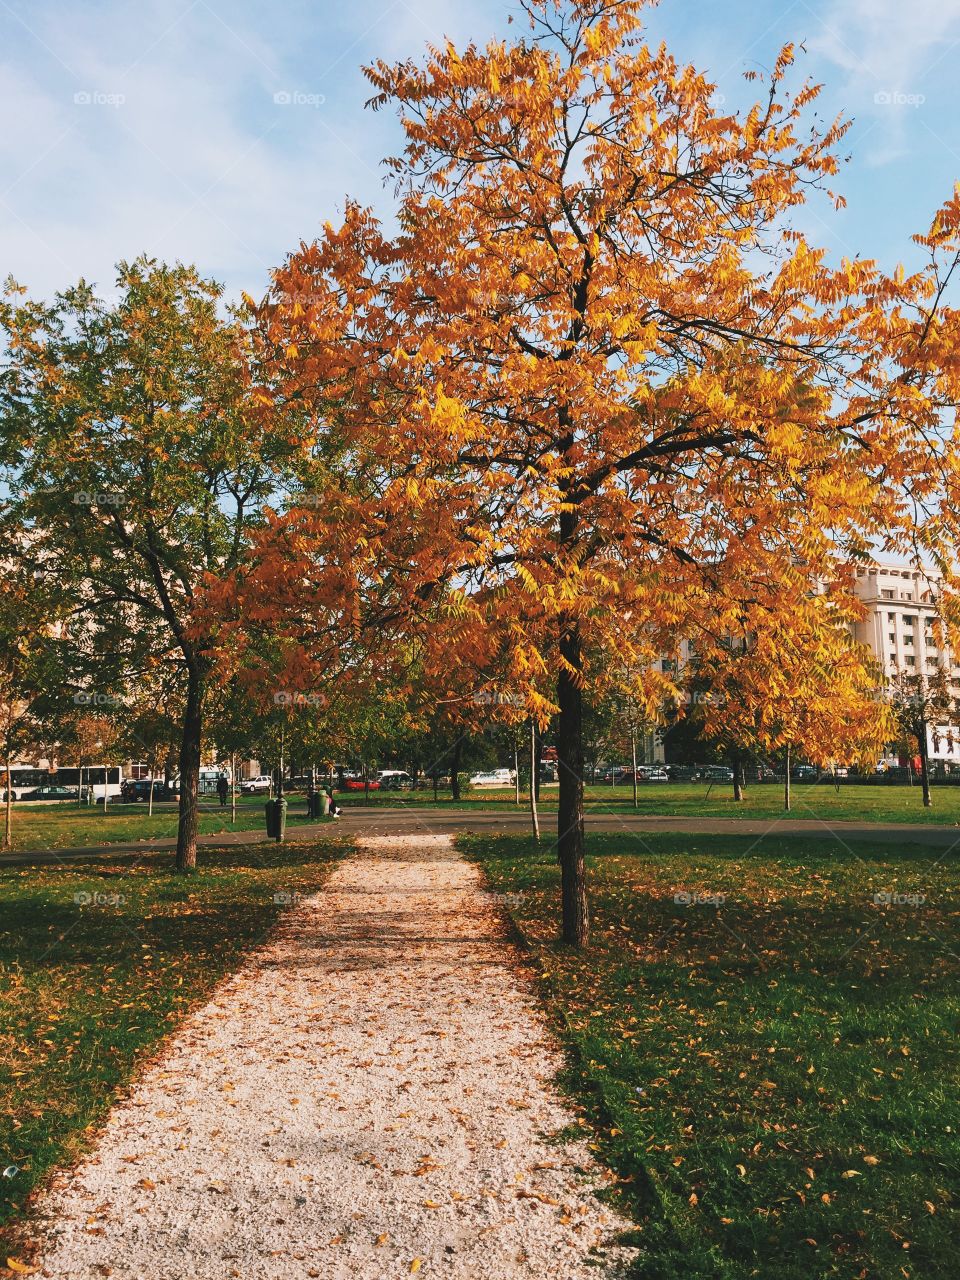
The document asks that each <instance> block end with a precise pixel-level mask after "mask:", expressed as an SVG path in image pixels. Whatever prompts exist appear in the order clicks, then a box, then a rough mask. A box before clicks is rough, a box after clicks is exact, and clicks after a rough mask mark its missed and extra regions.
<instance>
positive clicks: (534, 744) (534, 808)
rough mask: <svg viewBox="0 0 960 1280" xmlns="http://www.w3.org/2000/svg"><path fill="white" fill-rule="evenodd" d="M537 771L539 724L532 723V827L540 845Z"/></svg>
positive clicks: (535, 838) (533, 721) (532, 721)
mask: <svg viewBox="0 0 960 1280" xmlns="http://www.w3.org/2000/svg"><path fill="white" fill-rule="evenodd" d="M536 771H537V722H536V720H531V721H530V825H531V826H532V827H533V838H534V840H535V841H536V842H537V844H539V843H540V814H539V813H538V812H537V787H536V782H535V781H534V779H535V775H536Z"/></svg>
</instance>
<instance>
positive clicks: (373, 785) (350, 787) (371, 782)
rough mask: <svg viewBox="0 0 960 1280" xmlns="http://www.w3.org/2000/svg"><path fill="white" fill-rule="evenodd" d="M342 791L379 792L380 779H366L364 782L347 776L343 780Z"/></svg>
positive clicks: (361, 779)
mask: <svg viewBox="0 0 960 1280" xmlns="http://www.w3.org/2000/svg"><path fill="white" fill-rule="evenodd" d="M343 789H344V791H367V790H369V791H379V790H380V779H379V778H368V779H367V780H366V781H364V780H363V778H357V777H354V776H349V777H346V778H344V780H343Z"/></svg>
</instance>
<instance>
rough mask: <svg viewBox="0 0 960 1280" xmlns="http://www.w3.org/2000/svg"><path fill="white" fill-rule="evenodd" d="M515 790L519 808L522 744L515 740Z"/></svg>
mask: <svg viewBox="0 0 960 1280" xmlns="http://www.w3.org/2000/svg"><path fill="white" fill-rule="evenodd" d="M513 789H514V796H515V799H516V802H517V806H518V807H519V805H520V744H519V742H518V741H517V739H516V738H514V740H513Z"/></svg>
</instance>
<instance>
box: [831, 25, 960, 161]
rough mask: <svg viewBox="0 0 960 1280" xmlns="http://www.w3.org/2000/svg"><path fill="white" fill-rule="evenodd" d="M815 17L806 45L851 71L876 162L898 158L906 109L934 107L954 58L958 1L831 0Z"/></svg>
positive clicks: (850, 83) (856, 110)
mask: <svg viewBox="0 0 960 1280" xmlns="http://www.w3.org/2000/svg"><path fill="white" fill-rule="evenodd" d="M818 18H819V26H818V28H817V30H816V32H815V34H814V35H813V37H812V38H811V39H810V41H809V47H810V48H811V49H812V50H813V51H815V52H817V53H820V54H821V55H822V56H824V57H825V58H828V59H829V60H830V61H831V62H833V63H835V64H836V65H837V66H839V67H841V68H843V69H844V70H845V71H846V72H847V85H846V92H847V97H848V101H849V103H850V110H851V111H852V112H853V114H855V115H857V116H859V117H865V116H867V117H871V118H872V123H873V128H872V129H871V151H872V160H873V162H874V163H885V162H887V161H889V160H892V159H895V158H897V157H898V156H900V155H901V154H903V151H904V148H905V139H906V134H907V130H906V127H905V125H906V120H905V117H906V113H908V112H912V111H918V110H930V109H932V106H933V102H934V99H935V97H936V93H937V86H938V85H939V83H940V82H941V81H942V79H943V77H944V74H945V72H946V71H948V70H949V69H950V66H951V64H952V62H953V61H954V59H955V49H956V47H957V45H958V43H960V0H832V2H831V3H829V4H827V5H825V6H824V8H823V10H822V11H821V12H820V13H819V14H818ZM951 78H952V77H951Z"/></svg>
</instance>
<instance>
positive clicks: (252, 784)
mask: <svg viewBox="0 0 960 1280" xmlns="http://www.w3.org/2000/svg"><path fill="white" fill-rule="evenodd" d="M240 790H241V792H242V793H243V795H245V796H258V795H269V794H270V792H271V791H272V790H273V779H272V778H271V777H270V775H269V774H268V773H261V774H260V775H259V776H258V777H256V778H242V779H241V780H240Z"/></svg>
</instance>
